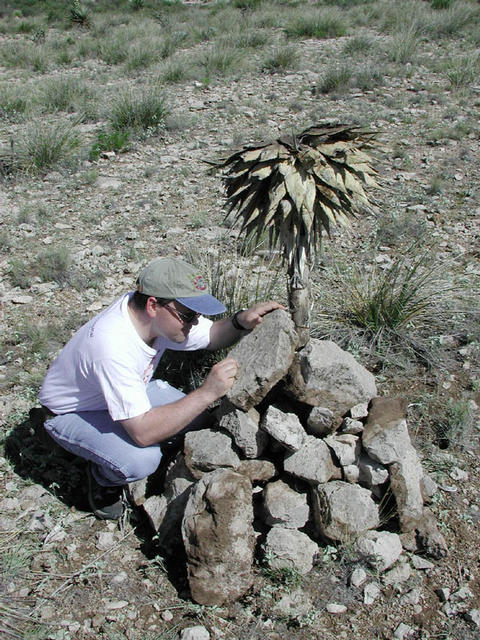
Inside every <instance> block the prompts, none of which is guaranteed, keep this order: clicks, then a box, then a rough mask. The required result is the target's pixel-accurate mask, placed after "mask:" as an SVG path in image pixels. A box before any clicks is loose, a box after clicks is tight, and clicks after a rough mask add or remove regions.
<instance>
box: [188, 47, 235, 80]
mask: <svg viewBox="0 0 480 640" xmlns="http://www.w3.org/2000/svg"><path fill="white" fill-rule="evenodd" d="M198 62H199V66H200V69H201V71H202V74H203V76H204V78H205V79H209V78H211V77H212V76H213V77H215V76H225V75H228V74H229V73H231V72H232V71H233V70H238V69H239V68H240V67H241V64H242V52H241V51H239V50H237V49H235V48H234V47H232V46H230V45H229V44H227V43H225V42H221V43H219V44H215V45H214V46H213V47H211V48H209V49H208V50H207V51H205V52H204V53H203V55H201V56H200V59H199V61H198Z"/></svg>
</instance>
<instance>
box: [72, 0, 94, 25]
mask: <svg viewBox="0 0 480 640" xmlns="http://www.w3.org/2000/svg"><path fill="white" fill-rule="evenodd" d="M69 19H70V22H71V23H72V24H76V25H79V26H81V27H89V26H90V25H91V23H92V17H91V14H90V11H89V9H88V8H87V7H86V6H85V5H82V4H81V3H80V1H79V0H73V2H72V4H71V5H70V7H69Z"/></svg>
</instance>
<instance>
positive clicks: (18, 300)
mask: <svg viewBox="0 0 480 640" xmlns="http://www.w3.org/2000/svg"><path fill="white" fill-rule="evenodd" d="M31 302H33V296H13V298H12V303H13V304H30V303H31Z"/></svg>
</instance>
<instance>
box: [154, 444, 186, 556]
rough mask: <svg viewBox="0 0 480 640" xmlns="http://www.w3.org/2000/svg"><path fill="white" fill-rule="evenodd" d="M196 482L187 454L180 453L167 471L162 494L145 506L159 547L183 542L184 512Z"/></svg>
mask: <svg viewBox="0 0 480 640" xmlns="http://www.w3.org/2000/svg"><path fill="white" fill-rule="evenodd" d="M194 482H195V477H194V476H193V475H192V474H191V472H190V470H189V469H188V467H187V465H186V464H185V457H184V455H183V454H182V453H179V454H177V456H176V458H175V460H174V461H173V462H171V463H170V465H169V466H168V468H167V471H166V474H165V481H164V487H163V492H162V495H160V496H158V495H153V496H150V497H149V498H147V499H146V500H145V502H144V503H143V509H144V511H145V512H146V514H147V516H148V518H149V520H150V522H151V524H152V526H153V528H154V529H155V531H156V532H157V536H156V537H157V540H158V542H159V544H161V545H163V546H164V547H166V548H169V547H170V546H174V545H175V544H177V542H178V540H179V539H180V527H181V523H182V518H183V512H184V509H185V505H186V503H187V500H188V496H189V495H190V491H191V489H192V487H193V484H194Z"/></svg>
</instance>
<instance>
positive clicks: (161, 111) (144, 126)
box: [108, 88, 170, 132]
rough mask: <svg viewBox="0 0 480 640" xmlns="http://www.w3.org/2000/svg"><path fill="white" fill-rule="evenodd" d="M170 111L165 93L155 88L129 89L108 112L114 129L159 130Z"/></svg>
mask: <svg viewBox="0 0 480 640" xmlns="http://www.w3.org/2000/svg"><path fill="white" fill-rule="evenodd" d="M169 113H170V108H169V107H168V105H167V100H166V98H165V96H164V94H163V93H162V92H161V91H159V90H158V89H155V88H153V89H152V88H150V89H146V90H144V91H127V92H125V93H124V94H123V95H121V96H120V97H119V98H118V99H117V100H116V102H114V104H113V105H112V110H111V113H110V114H108V119H109V122H110V127H111V129H112V130H113V131H125V130H137V131H139V130H143V131H148V130H150V131H152V132H155V131H158V130H159V129H160V128H161V127H163V125H164V121H165V118H166V117H167V115H168V114H169Z"/></svg>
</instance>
